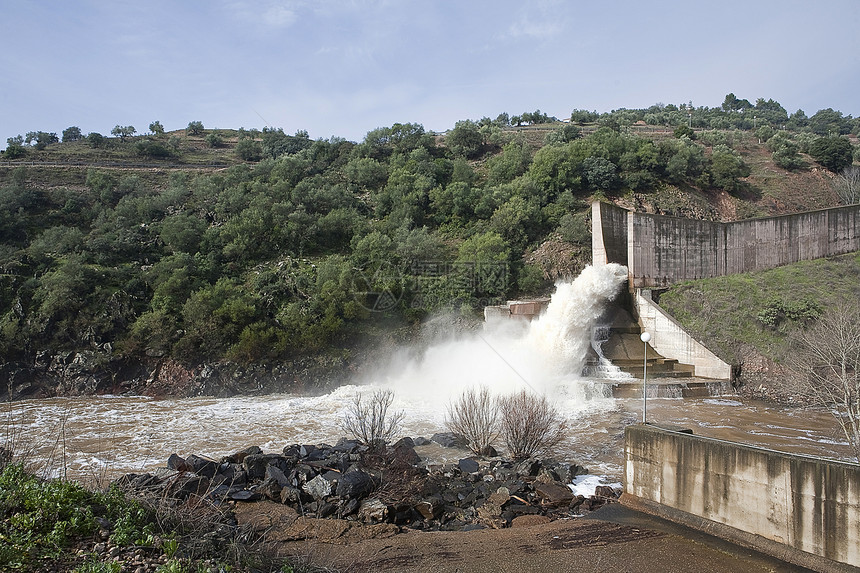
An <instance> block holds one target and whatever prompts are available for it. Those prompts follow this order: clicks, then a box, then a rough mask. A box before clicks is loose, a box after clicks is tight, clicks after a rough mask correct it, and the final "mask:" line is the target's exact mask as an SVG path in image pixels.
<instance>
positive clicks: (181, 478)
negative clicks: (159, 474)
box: [167, 472, 209, 499]
mask: <svg viewBox="0 0 860 573" xmlns="http://www.w3.org/2000/svg"><path fill="white" fill-rule="evenodd" d="M208 490H209V480H208V479H207V478H205V477H203V476H199V475H197V474H193V473H190V472H184V473H181V474H177V475H176V476H175V477H174V478H172V479H171V480H170V481H169V482H168V485H167V495H168V496H170V497H175V498H177V499H186V498H188V497H189V496H191V495H205V494H206V492H207V491H208Z"/></svg>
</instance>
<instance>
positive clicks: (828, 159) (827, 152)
mask: <svg viewBox="0 0 860 573" xmlns="http://www.w3.org/2000/svg"><path fill="white" fill-rule="evenodd" d="M853 151H854V150H853V148H852V147H851V142H850V141H848V138H847V137H839V136H836V135H834V136H831V137H820V138H818V139H816V140H815V141H813V142H812V144H811V145H810V146H809V155H810V156H812V158H813V159H814V160H815V161H817V162H818V163H819V164H821V165H822V166H824V167H825V168H826V169H828V170H830V171H832V172H834V173H838V172H839V171H842V170H843V169H845V168H846V167H848V166H849V165H851V164H852V163H853V162H854V153H853Z"/></svg>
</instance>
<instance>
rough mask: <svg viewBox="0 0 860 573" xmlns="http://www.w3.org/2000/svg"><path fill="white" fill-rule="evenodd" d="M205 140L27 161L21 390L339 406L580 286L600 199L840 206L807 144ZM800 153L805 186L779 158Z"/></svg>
mask: <svg viewBox="0 0 860 573" xmlns="http://www.w3.org/2000/svg"><path fill="white" fill-rule="evenodd" d="M640 123H641V122H640ZM679 130H680V131H679ZM189 131H190V130H189ZM197 131H198V133H197V134H196V135H190V134H189V133H186V132H185V131H178V132H171V133H165V134H159V135H148V136H139V137H131V136H128V137H124V138H104V139H102V140H92V138H85V139H82V140H78V141H71V142H64V143H56V142H54V143H48V144H46V145H43V146H41V147H43V148H42V149H36V148H31V147H26V148H25V147H23V146H21V147H22V149H24V151H20V150H19V153H18V154H19V157H16V158H14V159H9V157H8V155H9V149H8V148H7V151H6V153H5V154H4V157H3V158H2V159H0V204H2V206H3V209H2V218H0V239H2V244H0V332H2V337H0V351H2V353H3V356H4V357H5V360H4V365H3V369H4V371H5V373H6V374H7V376H9V378H10V379H11V380H14V381H15V384H16V385H17V386H16V388H14V389H13V391H12V393H13V394H16V395H21V394H24V393H28V392H29V393H36V394H40V395H44V394H46V393H48V394H49V393H54V392H60V393H80V392H85V393H89V392H104V391H112V392H122V391H135V392H141V393H171V394H174V393H178V394H189V393H234V392H242V391H248V390H249V389H252V388H253V389H259V388H261V387H263V389H264V390H283V389H296V388H304V389H306V390H307V389H312V388H320V387H322V386H324V385H326V384H332V383H336V380H337V379H338V377H346V376H349V375H350V374H349V373H350V372H352V371H354V370H355V369H356V368H360V367H361V363H362V362H363V361H365V360H369V359H370V358H368V356H369V354H368V351H369V349H370V348H373V347H377V346H378V345H380V344H383V345H386V344H391V343H392V342H391V341H393V340H395V339H400V340H402V339H403V338H404V337H411V336H414V335H415V333H416V332H418V331H419V325H420V323H421V322H422V321H423V320H424V319H425V318H427V317H430V316H432V315H434V314H436V313H438V312H443V311H444V312H451V311H454V312H456V313H459V314H461V315H462V316H463V317H464V319H468V317H469V316H470V315H472V316H478V315H479V310H480V308H481V307H482V306H484V305H486V304H492V303H494V302H497V301H503V300H505V299H508V298H513V297H515V296H529V295H535V294H545V293H547V292H548V291H549V290H550V289H551V287H552V283H553V281H554V280H556V279H557V278H559V277H563V276H570V275H575V274H577V273H578V272H579V270H581V268H582V267H583V266H584V265H585V264H587V263H588V262H590V236H589V232H590V227H589V223H588V217H589V209H588V206H589V204H590V201H592V200H594V199H604V200H611V201H614V202H616V203H617V204H619V205H622V206H624V207H626V208H631V209H637V210H646V211H649V212H657V213H663V214H670V215H682V216H688V217H697V218H703V219H712V220H734V219H737V218H746V217H751V216H765V215H774V214H780V213H786V212H795V211H800V210H808V209H817V208H821V207H827V206H832V205H836V204H838V197H837V195H836V193H834V191H833V190H832V179H833V177H834V175H833V174H832V173H830V172H829V171H827V170H825V169H823V168H822V167H821V166H820V165H819V164H818V163H817V162H816V161H814V160H813V159H812V158H811V157H810V156H809V155H807V154H805V153H803V152H802V151H801V145H802V146H803V148H804V149H806V148H810V145H812V143H814V142H815V141H817V140H819V139H821V140H827V139H828V138H826V137H825V138H818V137H817V136H814V135H810V134H805V133H803V132H801V133H799V134H785V133H784V134H782V135H779V134H777V135H773V134H771V137H770V139H771V141H770V142H768V143H760V142H759V141H760V139H759V136H760V134H759V133H758V132H752V131H743V130H738V129H732V130H719V129H699V130H688V131H687V132H685V131H684V130H683V129H680V128H675V129H674V130H670V129H668V128H665V127H655V126H649V125H640V124H631V125H629V126H627V127H612V126H606V125H598V124H589V123H584V124H582V125H572V124H567V123H560V122H559V123H548V124H547V123H543V124H538V125H530V126H521V127H514V126H510V125H509V124H506V123H505V122H498V121H490V120H486V121H485V120H482V122H459V123H458V124H457V125H456V126H455V127H454V128H453V129H452V130H450V131H449V132H447V133H446V134H441V135H440V134H429V133H425V132H424V130H423V127H421V126H420V125H417V124H395V125H394V126H392V127H390V128H379V129H377V130H374V131H372V132H370V133H368V135H367V137H366V138H365V139H364V140H363V141H362V142H357V143H356V142H349V141H345V140H341V139H337V138H332V139H330V140H317V141H313V140H310V139H309V138H308V137H307V134H306V133H304V132H298V133H297V134H296V135H293V136H290V135H286V134H284V133H283V132H282V131H281V130H269V129H266V130H263V131H262V132H260V131H256V130H250V131H245V130H238V131H235V130H217V131H216V130H203V129H200V130H197ZM841 139H844V138H841ZM774 140H779V141H780V143H778V145H776V146H775V145H774V143H773V142H774ZM795 140H796V141H797V142H798V144H795V143H793V142H794V141H795ZM785 146H789V147H790V146H794V148H795V149H794V155H792V157H791V161H792V163H791V166H790V167H791V169H790V170H789V169H785V168H783V167H780V166H778V165H777V162H776V161H775V158H776V157H777V152H776V150H777V149H784V148H785ZM10 147H11V146H10Z"/></svg>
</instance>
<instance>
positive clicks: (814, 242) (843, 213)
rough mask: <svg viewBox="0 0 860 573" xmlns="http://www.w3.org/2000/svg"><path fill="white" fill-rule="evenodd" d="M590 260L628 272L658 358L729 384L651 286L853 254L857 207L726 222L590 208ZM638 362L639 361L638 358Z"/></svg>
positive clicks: (727, 369)
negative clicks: (655, 296)
mask: <svg viewBox="0 0 860 573" xmlns="http://www.w3.org/2000/svg"><path fill="white" fill-rule="evenodd" d="M591 213H592V262H593V264H595V265H601V264H606V263H619V264H623V265H626V266H627V268H628V272H629V277H630V279H629V285H630V298H629V300H627V301H626V302H627V304H625V306H628V307H629V310H630V312H631V314H632V315H633V317H634V319H635V320H636V321H637V322H638V324H639V326H640V327H641V328H642V329H643V330H646V331H647V332H649V333H651V337H652V338H651V342H650V345H651V347H652V348H653V350H654V351H656V353H657V354H659V355H661V356H663V357H666V358H668V359H671V360H676V361H677V362H678V363H680V364H682V365H688V366H689V367H691V368H692V370H693V374H694V375H695V376H699V377H703V378H716V379H730V378H731V377H732V366H731V365H730V364H728V363H726V362H725V361H723V360H722V359H720V358H719V357H718V356H716V355H715V354H713V353H712V352H711V351H710V350H708V349H707V348H706V347H705V346H704V345H703V344H702V343H701V342H699V341H697V340H695V339H694V338H693V337H692V336H690V335H689V334H688V333H687V332H686V331H685V330H684V329H683V327H682V326H681V325H680V324H678V323H677V322H676V321H675V320H674V319H673V318H672V317H671V316H670V315H669V314H668V313H666V312H665V311H664V310H663V309H662V308H660V306H659V305H658V304H657V303H655V302H654V301H653V300H652V298H651V290H650V289H655V288H657V289H659V288H666V287H669V286H671V285H672V284H674V283H676V282H680V281H684V280H695V279H703V278H713V277H718V276H724V275H729V274H737V273H747V272H752V271H758V270H764V269H771V268H775V267H779V266H782V265H787V264H790V263H795V262H798V261H804V260H811V259H818V258H823V257H831V256H835V255H841V254H846V253H850V252H854V251H860V205H851V206H847V207H836V208H832V209H822V210H819V211H809V212H805V213H797V214H794V215H784V216H781V217H768V218H762V219H750V220H746V221H737V222H731V223H721V222H714V221H700V220H696V219H683V218H678V217H666V216H662V215H650V214H647V213H636V212H633V211H627V210H625V209H621V208H620V207H617V206H615V205H612V204H609V203H600V202H595V203H593V204H592V208H591ZM643 358H644V356H643Z"/></svg>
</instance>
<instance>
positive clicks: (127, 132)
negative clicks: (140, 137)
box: [110, 125, 137, 141]
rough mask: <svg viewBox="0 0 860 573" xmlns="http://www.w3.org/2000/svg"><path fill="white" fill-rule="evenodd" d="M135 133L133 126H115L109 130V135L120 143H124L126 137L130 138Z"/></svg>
mask: <svg viewBox="0 0 860 573" xmlns="http://www.w3.org/2000/svg"><path fill="white" fill-rule="evenodd" d="M136 132H137V130H136V129H134V126H133V125H117V126H115V127H114V128H113V129H112V130H110V133H111V135H113V136H114V137H119V138H120V141H125V138H126V137H131V136H132V135H134V134H135V133H136Z"/></svg>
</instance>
